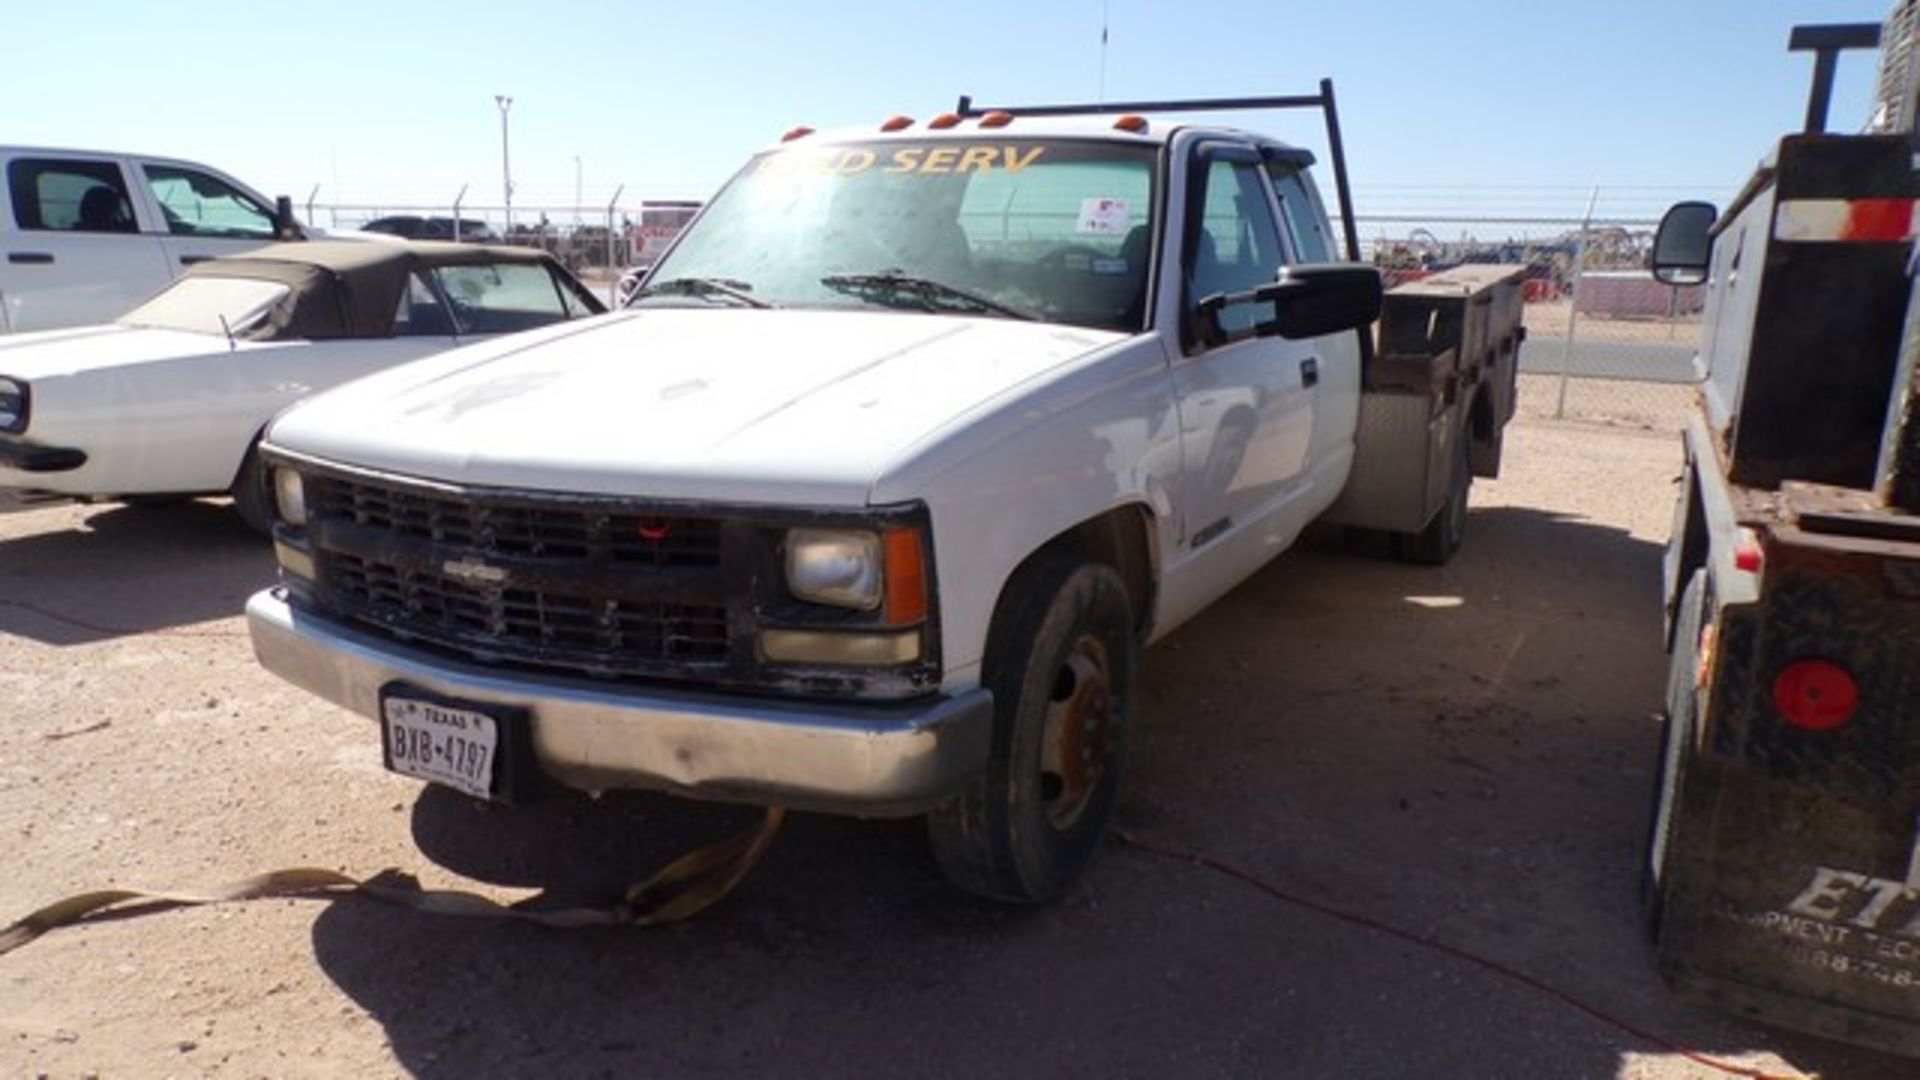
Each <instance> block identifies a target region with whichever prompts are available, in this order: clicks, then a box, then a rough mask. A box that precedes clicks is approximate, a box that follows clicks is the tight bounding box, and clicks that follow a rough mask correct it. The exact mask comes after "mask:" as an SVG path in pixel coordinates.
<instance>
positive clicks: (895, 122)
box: [880, 115, 913, 131]
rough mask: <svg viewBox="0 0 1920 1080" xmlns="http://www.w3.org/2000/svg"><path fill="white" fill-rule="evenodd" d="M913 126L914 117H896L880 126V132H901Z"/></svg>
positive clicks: (888, 119) (888, 118) (891, 117)
mask: <svg viewBox="0 0 1920 1080" xmlns="http://www.w3.org/2000/svg"><path fill="white" fill-rule="evenodd" d="M912 126H913V117H911V116H899V115H894V116H889V117H887V119H886V121H885V122H884V123H882V124H881V125H880V130H881V131H899V130H900V129H901V128H910V127H912Z"/></svg>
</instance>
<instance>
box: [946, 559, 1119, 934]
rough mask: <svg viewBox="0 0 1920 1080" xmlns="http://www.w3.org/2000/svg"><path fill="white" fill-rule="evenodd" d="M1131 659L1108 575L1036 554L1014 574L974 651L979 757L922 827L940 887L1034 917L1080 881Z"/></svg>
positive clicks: (1099, 831)
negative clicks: (981, 729)
mask: <svg viewBox="0 0 1920 1080" xmlns="http://www.w3.org/2000/svg"><path fill="white" fill-rule="evenodd" d="M1138 648H1139V646H1138V643H1137V641H1136V639H1135V637H1134V627H1133V608H1132V604H1131V603H1130V602H1129V600H1128V597H1127V588H1126V585H1125V583H1123V582H1122V581H1121V580H1120V575H1119V574H1117V573H1115V572H1114V570H1113V569H1112V568H1111V567H1109V566H1105V565H1102V564H1099V563H1087V562H1083V561H1081V560H1079V559H1076V558H1073V557H1071V556H1068V555H1066V554H1064V553H1048V554H1043V555H1041V556H1039V557H1037V558H1036V559H1034V560H1033V561H1031V562H1029V563H1028V564H1027V565H1026V566H1024V567H1022V568H1021V569H1020V571H1018V572H1017V573H1015V574H1014V576H1013V579H1012V580H1011V581H1009V582H1008V584H1007V588H1006V592H1005V593H1004V594H1003V596H1002V598H1001V601H1000V606H999V609H998V610H997V611H996V612H995V614H994V622H993V629H992V631H991V632H990V634H989V636H988V641H987V657H986V666H985V681H986V685H987V688H988V689H989V690H991V691H992V692H993V703H994V724H993V754H992V758H991V760H990V761H989V762H988V765H987V768H986V770H985V772H984V773H983V774H982V775H981V776H979V777H977V778H976V779H974V780H973V781H972V782H970V783H969V784H968V785H967V787H965V788H964V789H962V790H961V792H960V793H959V794H958V795H956V796H955V797H954V798H953V799H951V800H949V801H948V802H946V803H944V804H942V805H941V806H939V807H936V808H935V809H934V810H933V812H932V813H931V814H929V815H928V818H927V825H928V830H927V831H928V836H929V838H930V839H931V841H932V844H933V851H934V856H935V858H936V859H937V860H938V861H939V863H940V869H941V872H942V873H944V874H945V875H946V877H947V880H949V881H951V882H952V883H953V884H954V885H957V886H958V887H960V888H962V889H964V890H966V891H967V892H970V893H974V894H976V895H979V896H984V897H988V898H990V899H995V900H1005V901H1011V902H1014V903H1026V904H1038V903H1044V902H1046V901H1048V900H1051V899H1053V898H1055V897H1056V896H1058V895H1059V894H1060V893H1061V891H1062V890H1064V889H1065V888H1066V887H1067V886H1068V885H1069V884H1071V883H1072V882H1073V880H1074V879H1075V878H1076V877H1078V876H1079V875H1080V872H1081V871H1082V870H1083V869H1084V868H1085V867H1086V864H1087V862H1088V860H1090V859H1091V858H1092V857H1093V853H1094V851H1095V849H1096V848H1097V847H1098V846H1099V843H1100V838H1101V836H1102V835H1103V834H1104V832H1105V831H1106V825H1107V819H1108V817H1109V816H1110V815H1111V814H1112V811H1113V804H1114V799H1115V796H1116V794H1117V792H1118V791H1119V786H1120V770H1121V765H1122V762H1123V761H1124V760H1125V756H1126V755H1125V749H1126V733H1127V727H1128V720H1129V718H1130V716H1131V713H1132V704H1133V678H1134V669H1135V666H1136V662H1135V661H1136V654H1137V652H1138Z"/></svg>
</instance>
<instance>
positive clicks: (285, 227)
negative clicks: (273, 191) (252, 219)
mask: <svg viewBox="0 0 1920 1080" xmlns="http://www.w3.org/2000/svg"><path fill="white" fill-rule="evenodd" d="M273 238H274V239H275V240H305V239H306V238H307V234H306V233H304V232H301V231H300V223H299V222H297V221H295V220H293V200H292V199H291V198H289V197H287V196H285V195H282V196H280V197H279V198H277V199H275V200H273Z"/></svg>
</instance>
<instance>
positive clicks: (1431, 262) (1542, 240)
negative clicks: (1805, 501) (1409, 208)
mask: <svg viewBox="0 0 1920 1080" xmlns="http://www.w3.org/2000/svg"><path fill="white" fill-rule="evenodd" d="M1354 220H1355V223H1356V224H1357V225H1358V227H1359V233H1360V237H1361V253H1362V256H1363V257H1364V258H1367V259H1370V260H1371V261H1372V262H1373V263H1374V264H1375V265H1376V266H1378V267H1380V269H1381V273H1382V275H1383V276H1384V277H1385V278H1386V280H1387V284H1388V287H1392V286H1393V285H1396V284H1399V283H1401V282H1404V281H1413V280H1418V279H1419V278H1422V277H1425V276H1427V275H1429V274H1433V273H1437V272H1439V271H1441V270H1445V269H1447V268H1449V267H1453V266H1459V265H1462V264H1466V263H1507V264H1515V265H1521V266H1525V267H1526V283H1525V290H1526V315H1525V322H1526V327H1527V340H1526V342H1525V344H1524V345H1522V347H1521V352H1520V371H1521V375H1520V408H1521V412H1522V414H1523V415H1527V416H1533V417H1552V418H1559V419H1573V420H1582V421H1589V422H1595V423H1602V424H1608V425H1615V426H1623V427H1634V428H1642V429H1647V430H1661V431H1667V430H1674V431H1677V430H1678V429H1679V428H1680V426H1681V425H1682V424H1683V423H1684V422H1685V418H1686V416H1687V412H1688V409H1689V407H1690V404H1691V402H1692V400H1693V386H1694V383H1695V382H1696V377H1695V374H1694V368H1693V356H1694V352H1695V350H1696V349H1697V347H1698V346H1699V342H1700V327H1701V320H1700V316H1701V305H1702V302H1703V300H1704V297H1705V294H1704V290H1703V289H1702V288H1701V287H1700V286H1680V287H1676V286H1669V285H1662V284H1660V283H1659V282H1656V281H1654V280H1653V277H1652V275H1651V274H1650V273H1648V271H1647V269H1646V266H1647V256H1648V253H1649V251H1650V250H1651V248H1652V245H1653V234H1654V230H1655V228H1656V226H1657V225H1658V224H1659V223H1658V221H1657V220H1656V219H1652V218H1645V219H1642V218H1614V219H1607V220H1596V219H1581V218H1546V217H1511V218H1502V217H1491V216H1473V217H1454V218H1439V217H1428V216H1419V215H1411V214H1408V215H1388V216H1379V217H1368V216H1367V215H1364V214H1358V215H1355V218H1354Z"/></svg>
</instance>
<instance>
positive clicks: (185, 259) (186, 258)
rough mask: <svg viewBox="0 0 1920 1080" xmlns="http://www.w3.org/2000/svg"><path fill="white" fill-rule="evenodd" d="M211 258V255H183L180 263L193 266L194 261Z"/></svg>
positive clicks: (199, 261)
mask: <svg viewBox="0 0 1920 1080" xmlns="http://www.w3.org/2000/svg"><path fill="white" fill-rule="evenodd" d="M211 258H213V256H211V255H182V256H180V265H181V266H192V265H193V264H194V263H203V262H206V261H207V260H208V259H211Z"/></svg>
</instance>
